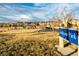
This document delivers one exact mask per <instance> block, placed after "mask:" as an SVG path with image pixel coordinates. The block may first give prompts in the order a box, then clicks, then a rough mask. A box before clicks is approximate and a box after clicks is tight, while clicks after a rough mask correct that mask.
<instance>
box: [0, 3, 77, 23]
mask: <svg viewBox="0 0 79 59" xmlns="http://www.w3.org/2000/svg"><path fill="white" fill-rule="evenodd" d="M65 7H66V10H67V11H72V12H73V13H74V18H76V19H79V4H77V3H76V4H74V3H72V4H68V3H67V4H66V3H65V4H64V3H61V4H58V3H14V4H13V3H12V4H11V3H9V4H0V22H15V21H48V20H50V19H52V18H53V17H55V16H57V15H58V14H59V13H60V12H61V10H63V9H64V8H65Z"/></svg>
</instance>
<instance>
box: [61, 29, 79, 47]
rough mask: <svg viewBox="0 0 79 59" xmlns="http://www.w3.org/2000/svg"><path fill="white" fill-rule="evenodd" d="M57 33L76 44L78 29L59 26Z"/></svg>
mask: <svg viewBox="0 0 79 59" xmlns="http://www.w3.org/2000/svg"><path fill="white" fill-rule="evenodd" d="M59 35H60V36H61V37H62V38H64V39H66V40H68V41H69V42H70V43H74V44H76V45H78V30H71V29H65V28H60V29H59Z"/></svg>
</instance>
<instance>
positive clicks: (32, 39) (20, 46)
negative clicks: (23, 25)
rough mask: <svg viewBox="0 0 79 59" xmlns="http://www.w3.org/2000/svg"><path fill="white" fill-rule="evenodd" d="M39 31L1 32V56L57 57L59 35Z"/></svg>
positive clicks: (52, 32)
mask: <svg viewBox="0 0 79 59" xmlns="http://www.w3.org/2000/svg"><path fill="white" fill-rule="evenodd" d="M38 30H39V29H28V30H27V29H26V30H25V29H24V30H6V31H2V32H0V56H1V55H2V56H37V55H38V56H46V55H48V56H49V55H50V56H53V55H54V56H55V55H57V54H56V53H55V50H56V48H55V44H58V33H57V32H54V31H49V32H43V31H38Z"/></svg>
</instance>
